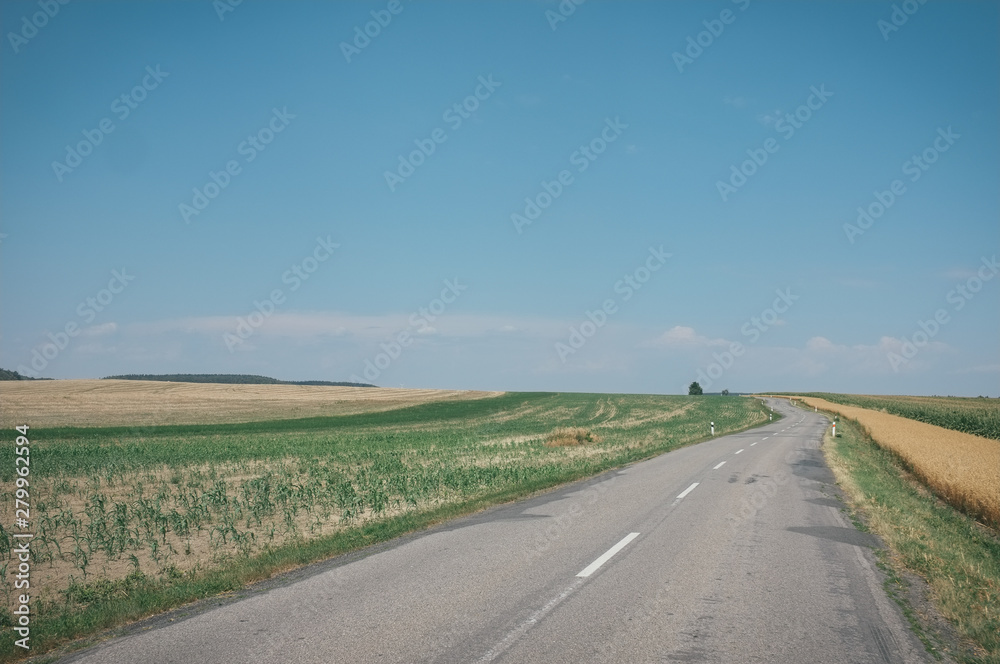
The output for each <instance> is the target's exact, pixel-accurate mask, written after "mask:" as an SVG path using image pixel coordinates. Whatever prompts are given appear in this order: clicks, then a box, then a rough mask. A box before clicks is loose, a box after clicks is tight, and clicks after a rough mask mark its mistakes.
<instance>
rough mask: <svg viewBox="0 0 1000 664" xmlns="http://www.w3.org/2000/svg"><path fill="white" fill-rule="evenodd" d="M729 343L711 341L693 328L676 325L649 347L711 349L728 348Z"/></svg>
mask: <svg viewBox="0 0 1000 664" xmlns="http://www.w3.org/2000/svg"><path fill="white" fill-rule="evenodd" d="M729 343H730V342H728V341H726V340H725V339H709V338H708V337H706V336H703V335H700V334H698V333H697V332H695V330H694V328H693V327H686V326H684V325H675V326H674V327H672V328H670V329H669V330H667V331H666V332H664V333H663V334H661V335H660V336H658V337H656V338H655V339H653V340H651V341H649V342H648V345H650V346H659V347H663V348H709V347H714V346H728V345H729Z"/></svg>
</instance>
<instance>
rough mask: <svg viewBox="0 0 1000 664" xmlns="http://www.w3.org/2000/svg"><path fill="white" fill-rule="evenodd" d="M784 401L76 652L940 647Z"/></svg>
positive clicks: (702, 654)
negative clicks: (705, 435) (672, 445)
mask: <svg viewBox="0 0 1000 664" xmlns="http://www.w3.org/2000/svg"><path fill="white" fill-rule="evenodd" d="M771 403H772V405H773V407H774V408H775V410H776V411H779V412H781V413H783V414H785V415H786V417H785V419H783V420H780V421H778V422H774V423H771V424H768V425H766V426H763V427H761V428H758V429H754V430H752V431H746V432H743V433H740V434H734V435H730V436H724V437H720V438H717V439H714V440H711V441H708V442H705V443H702V444H700V445H695V446H691V447H687V448H684V449H680V450H677V451H674V452H671V453H669V454H664V455H662V456H659V457H657V458H655V459H651V460H649V461H646V462H643V463H639V464H635V465H633V466H629V467H627V468H625V469H622V470H620V471H617V472H611V473H606V474H604V475H602V476H600V477H597V478H594V479H592V480H589V481H586V482H580V483H577V484H573V485H571V486H568V487H565V488H563V489H560V490H557V491H554V492H551V493H548V494H545V495H543V496H539V497H536V498H533V499H530V500H526V501H523V502H519V503H514V504H510V505H504V506H500V507H497V508H494V509H491V510H488V511H486V512H483V513H481V514H477V515H475V516H472V517H468V518H465V519H460V520H457V521H454V522H451V523H449V524H447V525H445V526H443V527H440V528H436V529H434V530H431V531H428V532H425V533H421V534H418V535H415V536H410V537H406V538H402V539H401V540H399V541H398V542H397V543H395V544H393V545H391V546H383V547H378V548H377V549H376V550H375V551H374V552H373V553H372V555H368V556H365V557H358V556H354V557H351V558H350V559H349V561H348V562H345V563H344V564H341V565H339V566H336V567H331V565H330V564H329V563H325V564H323V565H321V566H319V567H318V568H317V569H318V570H320V571H317V572H316V573H314V574H311V575H305V576H304V578H301V580H299V581H296V582H294V583H290V584H287V585H279V586H277V587H272V588H271V589H270V590H267V591H266V592H261V593H259V594H256V595H254V596H251V597H248V598H247V599H243V600H241V601H238V602H233V603H229V604H226V605H223V606H219V607H216V608H211V609H209V610H204V611H199V612H194V613H193V614H192V615H188V616H184V615H182V614H177V615H176V616H175V622H169V623H168V622H166V621H162V620H161V621H157V626H156V627H154V628H153V629H149V630H144V631H139V632H136V633H133V634H131V635H129V636H127V637H123V638H119V639H115V640H112V641H109V642H107V643H105V644H102V645H100V646H98V647H95V648H93V649H90V650H88V651H85V652H82V653H80V654H77V655H75V656H74V657H72V658H71V659H70V660H67V661H72V662H81V663H82V662H86V663H88V664H90V663H94V664H97V663H100V664H116V663H125V662H142V663H144V664H153V663H156V664H160V663H163V664H166V663H169V662H177V663H187V662H192V661H200V662H239V663H243V662H278V661H291V662H317V663H319V662H322V663H324V664H328V663H331V662H380V663H381V662H492V661H495V662H545V663H550V662H571V663H573V664H579V663H581V662H672V661H677V662H726V663H730V662H794V663H798V662H831V663H833V662H836V663H837V664H844V663H850V662H857V663H859V664H862V663H863V664H869V663H878V662H918V661H930V660H929V658H928V657H927V656H926V655H925V653H924V651H923V648H922V647H921V645H920V643H919V641H918V640H917V639H916V638H915V637H914V636H913V635H912V633H911V632H910V631H909V629H908V628H907V627H906V624H905V620H904V619H903V617H902V615H901V614H900V611H899V609H898V608H897V607H896V605H895V604H894V603H892V602H891V601H890V600H889V599H887V597H886V596H885V593H884V591H883V590H882V587H881V584H882V581H881V577H880V575H879V573H878V572H877V571H876V568H875V561H874V557H873V556H872V554H871V552H870V550H869V548H868V547H869V546H871V544H872V542H871V541H870V538H869V537H868V536H867V535H865V534H864V533H860V532H858V531H857V530H856V529H854V528H853V526H852V525H851V524H850V522H849V521H847V520H846V519H845V517H844V516H843V515H842V514H841V512H840V505H839V503H838V501H837V500H836V499H835V498H834V495H835V488H834V486H833V477H832V475H831V473H830V471H829V470H828V469H827V467H826V465H825V463H824V461H823V457H822V453H821V451H820V450H819V445H820V441H821V440H822V434H823V431H824V430H825V428H826V425H827V421H826V420H825V419H824V418H822V417H821V416H819V415H815V414H812V413H808V412H804V411H801V410H798V409H796V408H794V407H792V406H790V405H788V404H787V403H786V402H784V401H782V400H773V401H771Z"/></svg>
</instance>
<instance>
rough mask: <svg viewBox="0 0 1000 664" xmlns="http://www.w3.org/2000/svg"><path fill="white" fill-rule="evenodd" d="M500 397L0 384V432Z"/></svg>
mask: <svg viewBox="0 0 1000 664" xmlns="http://www.w3.org/2000/svg"><path fill="white" fill-rule="evenodd" d="M500 394H502V393H501V392H477V391H459V390H414V389H403V388H386V387H339V386H327V385H222V384H212V383H172V382H166V381H146V380H45V381H4V382H3V383H0V426H2V427H4V428H8V429H9V428H11V427H14V426H17V425H20V424H29V425H30V426H33V427H113V426H153V425H161V424H230V423H237V422H257V421H264V420H274V419H296V418H301V417H320V416H329V415H352V414H356V413H373V412H380V411H385V410H393V409H395V408H402V407H405V406H415V405H417V404H421V403H428V402H431V401H456V400H465V399H481V398H487V397H493V396H498V395H500Z"/></svg>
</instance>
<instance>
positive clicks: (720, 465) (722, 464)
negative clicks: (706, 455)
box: [712, 461, 726, 470]
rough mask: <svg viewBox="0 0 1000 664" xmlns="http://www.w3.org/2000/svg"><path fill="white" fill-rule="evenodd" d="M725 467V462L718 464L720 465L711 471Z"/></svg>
mask: <svg viewBox="0 0 1000 664" xmlns="http://www.w3.org/2000/svg"><path fill="white" fill-rule="evenodd" d="M725 465H726V462H725V461H723V462H722V463H720V464H719V465H718V466H716V467H715V468H713V469H712V470H718V469H719V468H722V467H723V466H725Z"/></svg>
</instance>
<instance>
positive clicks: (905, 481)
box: [824, 417, 1000, 664]
mask: <svg viewBox="0 0 1000 664" xmlns="http://www.w3.org/2000/svg"><path fill="white" fill-rule="evenodd" d="M824 450H825V454H826V458H827V462H828V463H829V465H830V467H831V468H832V469H833V472H834V474H835V475H836V477H837V481H838V483H839V484H840V486H841V488H842V489H843V490H844V491H845V492H846V493H847V495H848V496H849V497H850V499H851V501H852V511H853V514H852V516H853V517H854V518H855V519H856V521H860V522H861V523H863V524H864V526H865V527H866V529H867V530H870V531H871V532H872V533H874V534H876V535H878V536H879V537H880V538H882V541H883V542H885V544H886V546H887V547H888V551H886V552H885V553H884V554H883V555H882V556H881V561H882V566H883V569H885V571H886V572H887V575H888V577H889V581H888V582H887V590H888V591H889V594H890V596H891V597H892V598H893V599H895V600H896V601H897V602H898V603H900V604H901V606H902V607H903V611H904V613H905V614H906V615H907V617H908V618H909V619H910V621H911V624H913V625H914V627H915V631H916V632H917V635H918V636H919V637H920V638H921V640H923V641H924V644H925V645H927V646H928V650H929V651H931V652H932V653H934V654H935V655H937V656H939V651H944V652H946V653H947V654H949V655H950V656H951V657H954V658H955V659H956V660H958V661H960V662H964V663H967V664H1000V534H998V533H997V532H996V531H994V530H992V529H990V528H987V527H985V526H983V525H982V524H980V523H978V522H977V521H975V520H974V519H972V518H970V517H968V516H966V515H964V514H962V513H961V512H959V511H958V510H956V509H955V508H953V507H951V506H950V505H948V504H947V503H945V502H944V501H942V500H940V499H938V498H937V497H935V496H934V495H933V494H932V493H931V492H930V491H928V490H927V489H926V488H924V487H923V486H921V485H920V484H919V483H918V482H917V481H915V480H914V479H913V478H912V477H911V476H910V475H909V474H908V473H907V471H906V470H905V469H904V467H903V465H902V463H901V461H900V459H899V458H898V457H897V456H896V455H895V454H893V453H892V452H890V451H888V450H886V449H884V448H882V447H880V446H879V445H878V444H877V443H876V442H875V441H874V440H873V439H872V438H871V437H870V436H869V435H868V434H867V433H866V432H865V431H864V430H863V429H862V428H861V427H860V426H859V425H858V424H857V423H856V422H854V421H852V420H849V419H846V418H843V417H841V419H840V426H839V427H838V435H837V438H835V439H834V438H830V437H829V434H828V435H827V440H826V444H825V445H824ZM908 573H912V574H916V575H918V576H920V577H921V578H923V579H924V580H925V581H926V582H927V588H928V593H929V595H930V596H929V598H928V599H929V600H930V601H931V602H932V603H933V605H934V607H935V608H936V609H937V611H938V612H939V613H940V615H941V616H942V617H944V618H945V619H946V620H947V621H948V622H949V623H950V625H951V626H953V628H954V631H955V632H956V633H957V634H956V635H949V634H948V633H947V632H949V631H951V630H948V629H941V628H940V627H939V626H935V625H934V616H933V615H931V614H932V613H933V612H931V611H927V610H925V609H923V608H921V607H920V606H919V603H920V600H921V599H922V598H919V597H916V598H908V597H907V596H906V595H907V592H906V583H905V581H904V579H905V577H906V575H907V574H908ZM956 636H957V638H956Z"/></svg>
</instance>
